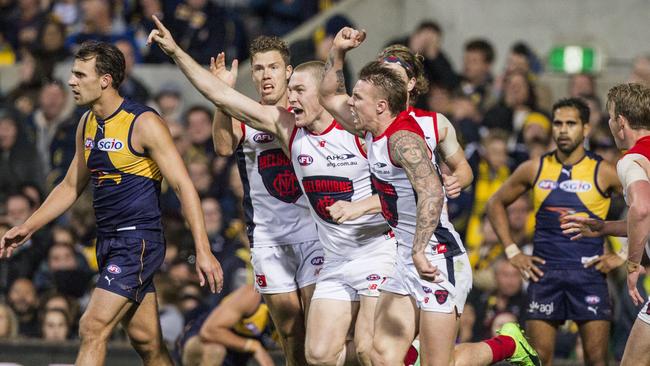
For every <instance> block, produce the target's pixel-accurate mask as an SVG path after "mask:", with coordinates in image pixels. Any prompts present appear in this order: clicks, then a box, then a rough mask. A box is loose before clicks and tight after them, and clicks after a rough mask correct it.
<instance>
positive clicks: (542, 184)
mask: <svg viewBox="0 0 650 366" xmlns="http://www.w3.org/2000/svg"><path fill="white" fill-rule="evenodd" d="M537 186H538V187H539V189H546V190H549V191H552V190H554V189H555V188H557V182H556V181H554V180H550V179H544V180H540V181H539V183H537Z"/></svg>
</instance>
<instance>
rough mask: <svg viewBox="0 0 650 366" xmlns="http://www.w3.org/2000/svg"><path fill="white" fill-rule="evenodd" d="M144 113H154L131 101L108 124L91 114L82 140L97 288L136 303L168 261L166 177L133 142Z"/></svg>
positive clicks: (86, 119)
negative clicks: (164, 208)
mask: <svg viewBox="0 0 650 366" xmlns="http://www.w3.org/2000/svg"><path fill="white" fill-rule="evenodd" d="M144 112H154V113H155V111H154V110H153V109H151V108H149V107H146V106H144V105H141V104H139V103H135V102H132V101H129V100H126V99H125V100H124V101H123V102H122V104H121V105H120V107H119V108H118V109H117V110H116V111H115V112H114V113H113V114H112V115H110V116H109V117H107V118H105V119H100V118H98V117H97V116H96V115H95V114H94V113H93V112H92V111H90V112H88V113H87V115H86V117H85V120H84V123H83V135H82V137H83V143H84V159H85V161H86V164H87V166H88V169H89V170H90V175H91V181H92V186H93V206H94V208H95V215H96V217H97V263H98V267H99V271H100V274H99V279H98V281H97V287H99V288H102V289H105V290H107V291H110V292H113V293H117V294H119V295H122V296H124V297H126V298H128V299H131V300H133V301H136V302H140V301H142V299H143V297H144V295H145V294H146V293H148V292H153V291H154V287H153V281H152V279H153V274H154V273H155V272H156V271H157V270H158V268H159V267H160V265H161V264H162V262H163V259H164V256H165V243H164V239H163V234H162V223H161V217H160V216H161V213H160V205H159V195H160V183H161V180H162V175H161V173H160V169H159V168H158V165H156V163H155V162H154V161H153V160H152V159H151V158H150V157H149V156H147V154H146V153H140V152H138V151H136V150H135V149H134V148H133V145H132V141H131V138H132V134H133V128H134V126H135V123H138V122H137V121H138V117H139V116H140V115H141V114H142V113H144Z"/></svg>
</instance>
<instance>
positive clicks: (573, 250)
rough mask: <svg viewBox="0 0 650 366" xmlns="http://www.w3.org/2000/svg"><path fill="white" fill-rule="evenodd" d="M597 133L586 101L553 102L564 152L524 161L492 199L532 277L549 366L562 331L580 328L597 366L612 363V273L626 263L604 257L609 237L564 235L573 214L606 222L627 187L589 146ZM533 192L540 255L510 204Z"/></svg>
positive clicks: (491, 207) (537, 327) (513, 256)
mask: <svg viewBox="0 0 650 366" xmlns="http://www.w3.org/2000/svg"><path fill="white" fill-rule="evenodd" d="M589 131H590V125H589V108H588V106H587V105H586V104H585V102H583V101H582V100H581V99H578V98H568V99H561V100H559V101H558V102H556V103H555V104H554V105H553V122H552V134H553V140H554V141H555V143H556V145H557V150H554V151H552V152H549V153H547V154H544V155H543V156H542V157H541V158H540V159H535V160H528V161H526V162H524V163H523V164H521V165H520V166H519V167H518V168H517V169H516V170H515V171H514V173H513V174H512V176H511V177H509V178H508V179H507V180H506V181H505V182H504V184H503V185H502V186H501V188H500V189H499V190H498V191H497V192H496V193H495V194H494V195H493V196H492V197H491V198H490V200H489V201H488V205H487V211H486V212H487V215H488V218H489V219H490V222H491V223H492V227H493V228H494V229H495V232H496V234H497V236H498V237H499V240H500V241H501V243H503V245H504V246H505V252H506V256H507V257H508V259H509V260H510V262H511V263H512V264H513V265H514V266H515V267H516V268H517V269H518V270H519V271H520V273H521V275H522V276H523V277H524V278H525V279H527V280H532V282H531V283H530V286H529V287H528V309H527V310H526V313H527V314H526V319H527V320H526V327H527V333H528V334H529V336H530V339H531V342H532V343H533V345H534V347H535V349H536V350H537V352H539V354H540V357H541V359H542V363H543V364H544V365H550V364H552V362H553V352H554V348H555V337H556V332H557V327H558V326H559V325H561V324H562V323H564V322H565V321H566V320H573V321H575V322H576V323H577V324H578V327H579V329H580V335H581V338H582V342H583V348H584V354H585V357H586V359H587V360H588V363H589V364H594V365H604V364H606V362H607V339H608V335H609V327H610V318H611V305H610V302H609V292H608V289H607V281H606V276H605V274H606V273H607V272H608V271H609V270H611V269H612V268H613V267H616V266H618V265H620V264H621V263H622V261H621V260H620V259H619V257H618V256H617V255H616V254H612V253H608V254H604V253H603V249H604V243H603V240H602V239H601V238H583V239H581V240H578V241H571V240H570V238H569V237H567V236H566V235H563V234H562V229H561V227H560V225H561V222H560V220H561V218H562V217H563V216H564V215H567V214H569V213H573V214H579V215H580V216H584V217H590V218H599V219H603V218H605V216H606V215H607V212H608V211H609V206H610V193H611V191H613V190H620V182H619V180H618V178H617V177H616V172H615V169H614V167H612V166H611V165H610V164H608V163H607V162H606V161H604V160H602V158H601V157H599V156H598V155H595V154H593V153H591V152H589V151H586V150H585V148H584V139H585V136H587V135H588V133H589ZM528 190H532V193H533V201H534V204H535V211H536V217H535V218H536V225H535V236H534V238H533V245H534V249H533V255H532V256H529V255H527V254H524V253H523V252H521V250H520V249H519V247H518V245H517V243H514V242H513V240H512V237H511V234H510V225H509V222H508V216H507V213H506V207H507V206H508V205H510V204H511V203H512V202H514V201H515V200H516V199H517V198H519V197H520V196H522V195H523V194H525V193H526V192H527V191H528Z"/></svg>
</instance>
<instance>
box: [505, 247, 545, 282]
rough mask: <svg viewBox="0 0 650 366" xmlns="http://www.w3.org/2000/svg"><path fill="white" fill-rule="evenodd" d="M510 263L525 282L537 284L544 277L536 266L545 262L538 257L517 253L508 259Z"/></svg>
mask: <svg viewBox="0 0 650 366" xmlns="http://www.w3.org/2000/svg"><path fill="white" fill-rule="evenodd" d="M510 263H512V265H513V266H515V268H517V269H518V270H519V273H521V276H522V277H523V278H524V279H526V280H531V281H533V282H537V281H539V279H540V278H542V276H543V275H544V272H542V270H541V269H539V267H537V264H536V263H539V264H544V263H546V261H545V260H543V259H542V258H540V257H537V256H534V255H527V254H524V253H519V254H517V255H515V256H514V257H512V258H510Z"/></svg>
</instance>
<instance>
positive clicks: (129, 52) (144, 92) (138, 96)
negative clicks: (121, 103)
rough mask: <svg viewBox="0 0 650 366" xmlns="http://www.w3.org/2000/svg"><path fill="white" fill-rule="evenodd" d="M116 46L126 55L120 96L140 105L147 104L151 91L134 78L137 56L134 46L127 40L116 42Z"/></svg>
mask: <svg viewBox="0 0 650 366" xmlns="http://www.w3.org/2000/svg"><path fill="white" fill-rule="evenodd" d="M115 46H116V47H117V48H118V49H119V50H120V51H121V52H122V54H123V55H124V61H125V66H126V68H125V69H124V81H122V84H120V90H119V91H120V95H121V96H122V97H124V98H127V99H131V100H134V101H136V102H138V103H142V104H146V103H147V102H148V101H149V90H148V89H147V87H146V86H145V85H144V84H143V83H142V81H140V80H138V78H136V77H135V76H133V65H134V64H135V54H134V49H133V44H132V43H131V42H129V41H127V40H125V39H122V40H119V41H116V42H115Z"/></svg>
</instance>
